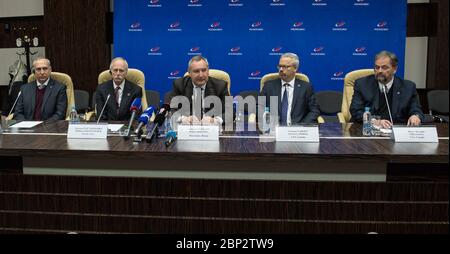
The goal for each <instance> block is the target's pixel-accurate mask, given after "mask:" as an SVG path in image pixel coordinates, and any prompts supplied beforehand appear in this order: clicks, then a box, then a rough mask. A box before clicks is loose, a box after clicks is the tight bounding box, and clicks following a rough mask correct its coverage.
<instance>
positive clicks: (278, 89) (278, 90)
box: [269, 79, 282, 116]
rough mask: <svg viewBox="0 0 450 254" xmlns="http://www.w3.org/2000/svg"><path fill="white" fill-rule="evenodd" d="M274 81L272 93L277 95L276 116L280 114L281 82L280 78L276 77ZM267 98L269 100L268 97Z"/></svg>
mask: <svg viewBox="0 0 450 254" xmlns="http://www.w3.org/2000/svg"><path fill="white" fill-rule="evenodd" d="M275 82H276V84H275V86H274V89H275V91H274V93H273V94H276V95H278V116H281V96H282V94H281V91H282V89H281V86H282V82H281V79H276V80H275ZM269 100H270V97H269Z"/></svg>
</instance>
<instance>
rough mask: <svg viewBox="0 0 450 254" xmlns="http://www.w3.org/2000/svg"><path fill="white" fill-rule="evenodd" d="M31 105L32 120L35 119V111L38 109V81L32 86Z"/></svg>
mask: <svg viewBox="0 0 450 254" xmlns="http://www.w3.org/2000/svg"><path fill="white" fill-rule="evenodd" d="M30 85H31V87H30V91H31V93H30V98H29V99H30V101H31V103H30V105H31V118H33V116H34V109H35V108H36V89H37V81H34V82H33V83H31V84H30ZM24 105H27V104H26V103H25V104H24Z"/></svg>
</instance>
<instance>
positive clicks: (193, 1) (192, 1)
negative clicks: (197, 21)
mask: <svg viewBox="0 0 450 254" xmlns="http://www.w3.org/2000/svg"><path fill="white" fill-rule="evenodd" d="M188 6H189V7H202V6H203V5H202V3H201V1H200V0H189V3H188Z"/></svg>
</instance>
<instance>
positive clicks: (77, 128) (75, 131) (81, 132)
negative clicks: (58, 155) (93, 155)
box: [67, 123, 108, 139]
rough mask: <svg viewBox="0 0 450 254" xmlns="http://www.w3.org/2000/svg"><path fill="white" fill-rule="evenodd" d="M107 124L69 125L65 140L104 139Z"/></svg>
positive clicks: (106, 132)
mask: <svg viewBox="0 0 450 254" xmlns="http://www.w3.org/2000/svg"><path fill="white" fill-rule="evenodd" d="M107 134H108V124H107V123H98V124H97V123H69V127H68V129H67V138H68V139H69V138H78V139H106V136H107Z"/></svg>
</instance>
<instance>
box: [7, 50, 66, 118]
mask: <svg viewBox="0 0 450 254" xmlns="http://www.w3.org/2000/svg"><path fill="white" fill-rule="evenodd" d="M33 73H34V77H35V78H36V80H35V81H33V82H31V83H29V84H25V85H23V86H22V87H21V88H20V92H21V93H20V95H19V98H18V99H17V104H16V107H15V111H14V119H16V120H25V121H50V120H64V118H65V116H66V109H67V93H66V86H64V85H62V84H60V83H59V82H57V81H56V80H53V79H51V78H50V74H51V73H52V67H51V64H50V60H48V59H46V58H43V57H38V58H37V59H35V60H34V61H33Z"/></svg>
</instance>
